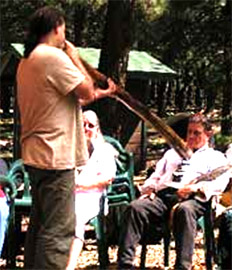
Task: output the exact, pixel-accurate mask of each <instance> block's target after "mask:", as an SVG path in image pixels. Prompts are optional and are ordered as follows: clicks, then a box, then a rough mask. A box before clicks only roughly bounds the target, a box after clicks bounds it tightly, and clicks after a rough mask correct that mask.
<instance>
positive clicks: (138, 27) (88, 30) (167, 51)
mask: <svg viewBox="0 0 232 270" xmlns="http://www.w3.org/2000/svg"><path fill="white" fill-rule="evenodd" d="M115 2H118V3H119V2H121V1H115ZM107 3H108V1H107V0H27V1H25V0H11V1H9V0H2V1H1V49H2V50H3V51H4V50H6V49H7V47H8V45H9V44H10V43H12V42H20V43H22V42H23V39H24V31H25V27H26V24H27V19H28V17H29V15H30V14H31V13H32V12H33V11H34V10H35V9H37V8H39V7H41V6H44V5H52V6H55V7H57V8H60V9H62V10H63V11H64V13H65V15H66V23H67V38H68V39H70V40H71V41H72V42H74V43H75V44H76V45H78V46H83V47H87V46H88V47H98V48H99V47H101V46H102V41H103V40H104V26H105V20H106V14H107ZM231 3H232V1H230V0H191V1H189V0H135V5H134V7H133V23H132V24H131V26H130V29H129V30H130V33H129V32H128V33H129V34H130V35H131V36H130V43H131V44H130V46H131V49H138V50H145V51H147V52H149V53H151V54H152V55H153V56H155V57H157V58H158V59H160V60H161V61H163V62H164V63H165V64H167V65H169V66H171V67H172V68H173V69H175V70H176V71H178V74H179V78H178V88H179V90H178V91H179V92H178V91H176V93H177V94H176V96H175V97H174V98H175V99H176V100H181V98H180V97H181V95H182V94H183V95H185V96H187V98H188V99H189V101H191V100H190V99H192V98H193V97H194V98H195V99H197V97H198V100H197V101H196V103H197V105H198V106H199V107H198V109H201V108H206V110H207V111H210V110H212V109H215V108H216V109H220V110H222V128H223V132H224V133H225V134H228V133H229V134H231V133H232V130H231V129H232V123H231V122H232V94H231V76H232V75H231V57H232V55H231V17H232V16H231V15H232V14H231ZM119 16H120V15H119ZM114 31H117V30H114ZM182 105H183V104H182ZM182 105H181V104H179V106H181V107H182V109H185V107H183V106H182Z"/></svg>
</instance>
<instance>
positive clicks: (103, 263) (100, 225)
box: [95, 214, 109, 270]
mask: <svg viewBox="0 0 232 270" xmlns="http://www.w3.org/2000/svg"><path fill="white" fill-rule="evenodd" d="M95 231H96V237H97V247H98V261H99V265H100V267H99V268H100V269H102V270H105V269H107V267H108V265H109V255H108V245H107V239H106V234H105V222H104V215H102V214H99V215H98V216H97V228H95Z"/></svg>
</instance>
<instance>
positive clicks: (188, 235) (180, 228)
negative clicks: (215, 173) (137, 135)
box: [118, 114, 229, 270]
mask: <svg viewBox="0 0 232 270" xmlns="http://www.w3.org/2000/svg"><path fill="white" fill-rule="evenodd" d="M211 135H212V130H211V125H210V124H209V122H208V121H207V119H206V118H205V117H204V116H203V115H202V114H196V115H193V116H191V117H190V118H189V123H188V129H187V138H186V142H187V145H188V147H189V148H190V149H192V151H193V154H192V156H191V158H190V159H189V160H187V161H186V160H182V158H181V157H180V156H179V155H178V154H177V153H176V152H175V150H174V149H170V150H168V151H167V152H166V153H165V155H164V157H163V158H162V159H161V160H160V161H159V162H158V164H157V167H156V171H155V172H154V173H153V174H152V175H151V176H150V178H149V179H148V180H146V182H145V184H144V186H143V187H142V192H143V193H144V195H143V196H142V197H141V198H139V199H138V200H135V201H133V202H131V203H130V205H129V206H128V208H127V209H126V211H125V215H124V222H123V226H122V230H121V237H120V245H119V252H118V266H119V269H132V268H133V260H134V255H135V248H136V244H137V243H139V241H140V240H141V239H143V238H144V237H146V235H147V232H148V231H149V230H150V228H151V227H152V230H153V231H155V232H156V233H157V234H158V233H159V232H160V229H159V228H160V226H162V223H163V221H164V219H165V218H167V214H168V213H169V211H170V209H171V208H172V206H174V205H175V204H176V203H177V202H180V203H179V206H178V207H177V208H176V210H175V214H174V219H173V229H174V231H173V232H174V237H175V242H176V255H177V256H176V263H175V269H176V270H190V269H191V268H192V255H193V250H194V237H195V233H196V228H197V219H198V218H199V217H200V216H202V215H203V214H204V211H205V210H206V202H207V201H209V200H210V198H211V197H212V196H214V195H218V194H220V193H221V192H223V191H224V189H225V188H226V186H227V184H228V181H229V175H228V174H227V173H225V174H222V175H221V176H219V177H217V178H216V179H212V181H202V182H199V183H197V184H190V181H191V180H193V179H195V178H196V177H198V176H200V175H202V174H205V173H208V172H210V171H212V170H213V169H215V168H218V167H220V166H223V165H227V163H228V161H227V159H226V158H225V156H224V155H223V154H222V153H221V152H219V151H216V150H214V149H212V148H210V147H209V140H210V137H211ZM180 167H181V168H180ZM180 169H181V170H180ZM176 171H179V172H180V174H176V175H177V176H178V177H177V178H176V177H173V174H174V173H175V172H176ZM173 181H179V183H178V184H179V187H180V188H179V189H178V190H176V189H174V188H173V186H174V185H173ZM176 184H177V183H176ZM176 186H177V185H176ZM154 193H155V195H154ZM151 194H153V195H152V196H151ZM199 195H200V196H199Z"/></svg>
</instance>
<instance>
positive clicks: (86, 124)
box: [84, 123, 96, 129]
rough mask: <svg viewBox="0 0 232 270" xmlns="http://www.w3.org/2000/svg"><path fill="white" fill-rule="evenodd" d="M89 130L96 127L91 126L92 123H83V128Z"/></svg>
mask: <svg viewBox="0 0 232 270" xmlns="http://www.w3.org/2000/svg"><path fill="white" fill-rule="evenodd" d="M86 127H87V128H89V129H92V128H94V127H96V125H94V124H92V123H84V128H86Z"/></svg>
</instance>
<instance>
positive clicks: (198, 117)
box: [189, 112, 213, 131]
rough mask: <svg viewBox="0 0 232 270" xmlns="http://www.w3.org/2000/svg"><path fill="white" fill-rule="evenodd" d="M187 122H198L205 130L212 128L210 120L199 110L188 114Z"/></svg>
mask: <svg viewBox="0 0 232 270" xmlns="http://www.w3.org/2000/svg"><path fill="white" fill-rule="evenodd" d="M189 123H200V124H202V126H203V127H204V129H205V130H206V131H212V128H213V126H212V123H211V122H210V120H209V119H208V118H207V117H206V116H205V115H203V114H202V113H201V112H199V113H196V114H193V115H192V116H190V118H189Z"/></svg>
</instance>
